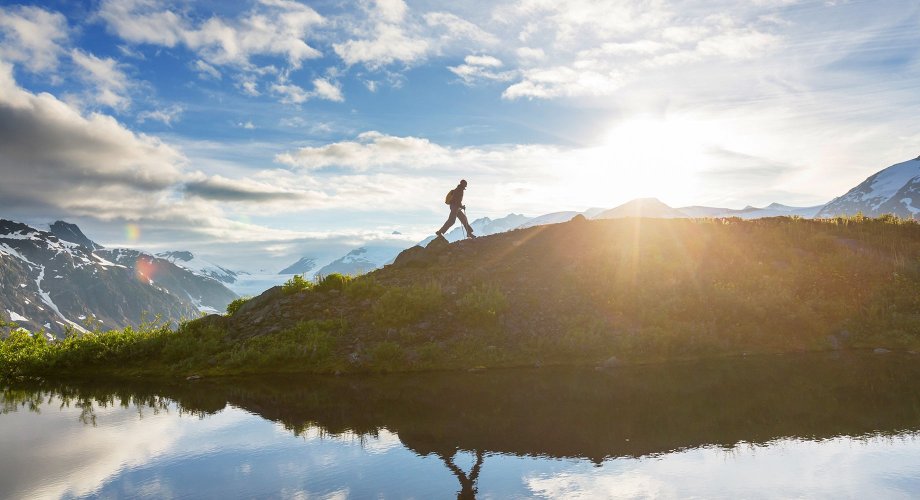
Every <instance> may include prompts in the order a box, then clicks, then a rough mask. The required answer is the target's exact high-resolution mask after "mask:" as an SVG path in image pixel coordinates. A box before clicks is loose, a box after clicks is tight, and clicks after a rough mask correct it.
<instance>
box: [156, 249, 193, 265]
mask: <svg viewBox="0 0 920 500" xmlns="http://www.w3.org/2000/svg"><path fill="white" fill-rule="evenodd" d="M157 257H164V258H167V259H170V260H180V261H182V262H189V261H191V260H192V259H194V258H195V255H194V254H193V253H192V252H189V251H187V250H174V251H171V252H162V253H158V254H157Z"/></svg>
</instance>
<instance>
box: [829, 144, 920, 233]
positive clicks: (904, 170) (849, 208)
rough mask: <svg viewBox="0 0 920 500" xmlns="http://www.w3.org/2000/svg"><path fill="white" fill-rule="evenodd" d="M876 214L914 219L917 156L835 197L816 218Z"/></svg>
mask: <svg viewBox="0 0 920 500" xmlns="http://www.w3.org/2000/svg"><path fill="white" fill-rule="evenodd" d="M857 212H862V213H863V215H866V216H869V217H876V216H879V215H882V214H894V215H897V216H899V217H905V218H915V217H917V216H918V215H917V214H920V157H917V158H914V159H913V160H909V161H905V162H902V163H897V164H895V165H892V166H890V167H888V168H886V169H883V170H880V171H878V172H876V173H874V174H872V175H871V176H869V178H868V179H866V180H864V181H863V182H861V183H860V184H859V185H857V186H856V187H854V188H853V189H851V190H849V191H847V192H846V194H844V195H843V196H840V197H838V198H834V199H833V200H832V201H831V202H830V203H828V204H827V205H824V206H823V207H822V208H821V210H820V211H818V214H817V217H834V216H837V215H855V214H856V213H857Z"/></svg>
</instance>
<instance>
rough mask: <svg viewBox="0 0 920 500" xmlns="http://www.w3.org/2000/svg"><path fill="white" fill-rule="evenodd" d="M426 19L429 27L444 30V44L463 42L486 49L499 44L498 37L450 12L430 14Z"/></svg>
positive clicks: (442, 38) (442, 36)
mask: <svg viewBox="0 0 920 500" xmlns="http://www.w3.org/2000/svg"><path fill="white" fill-rule="evenodd" d="M424 19H425V23H426V24H427V25H428V26H430V27H432V28H435V29H440V30H443V33H442V35H441V37H440V38H441V42H442V43H451V42H452V41H456V40H463V41H468V42H472V43H474V44H477V45H481V46H486V47H488V46H493V45H496V44H498V43H499V38H498V37H497V36H495V35H493V34H492V33H489V32H487V31H485V30H483V29H482V28H480V27H479V26H477V25H476V24H473V23H471V22H470V21H467V20H466V19H463V18H461V17H459V16H457V15H456V14H451V13H449V12H429V13H427V14H425V15H424Z"/></svg>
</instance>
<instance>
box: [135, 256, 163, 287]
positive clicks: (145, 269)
mask: <svg viewBox="0 0 920 500" xmlns="http://www.w3.org/2000/svg"><path fill="white" fill-rule="evenodd" d="M156 274H157V265H156V263H155V262H153V261H152V260H150V259H146V258H143V257H141V258H139V259H137V262H136V263H135V264H134V275H135V276H136V277H137V280H138V281H141V282H143V283H150V282H151V281H153V278H154V277H155V276H156Z"/></svg>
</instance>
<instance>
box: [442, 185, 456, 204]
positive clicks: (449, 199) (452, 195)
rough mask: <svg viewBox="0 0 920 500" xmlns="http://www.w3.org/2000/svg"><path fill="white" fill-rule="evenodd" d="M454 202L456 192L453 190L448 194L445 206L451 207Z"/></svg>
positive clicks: (445, 198)
mask: <svg viewBox="0 0 920 500" xmlns="http://www.w3.org/2000/svg"><path fill="white" fill-rule="evenodd" d="M452 201H454V190H453V189H451V190H450V191H448V192H447V196H445V197H444V204H445V205H450V202H452Z"/></svg>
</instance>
